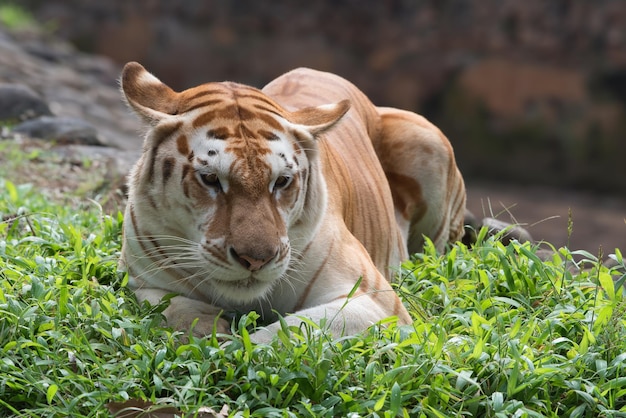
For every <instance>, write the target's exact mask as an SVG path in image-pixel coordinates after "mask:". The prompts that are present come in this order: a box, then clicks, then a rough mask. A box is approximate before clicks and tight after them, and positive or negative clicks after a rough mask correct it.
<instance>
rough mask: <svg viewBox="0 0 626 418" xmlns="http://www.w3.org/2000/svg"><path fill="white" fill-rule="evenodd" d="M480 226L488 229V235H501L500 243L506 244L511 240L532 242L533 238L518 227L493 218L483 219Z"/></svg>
mask: <svg viewBox="0 0 626 418" xmlns="http://www.w3.org/2000/svg"><path fill="white" fill-rule="evenodd" d="M481 223H482V226H486V227H487V228H489V234H490V235H496V234H498V233H502V238H501V241H502V242H503V243H504V244H508V243H509V242H511V240H516V241H519V242H532V241H533V238H532V236H531V235H530V233H529V232H528V231H527V230H525V229H524V228H522V227H521V226H519V225H514V224H510V223H508V222H504V221H500V220H498V219H494V218H484V219H483V220H482V222H481Z"/></svg>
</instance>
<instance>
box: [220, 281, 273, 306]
mask: <svg viewBox="0 0 626 418" xmlns="http://www.w3.org/2000/svg"><path fill="white" fill-rule="evenodd" d="M213 284H214V286H215V288H216V290H218V292H220V293H221V294H222V296H223V297H225V298H227V299H230V300H231V301H233V302H237V303H247V302H251V301H253V300H256V299H259V298H262V297H263V296H264V295H265V294H266V292H267V291H268V290H269V289H270V287H271V286H272V283H271V282H266V281H262V280H259V279H257V278H255V277H254V276H253V275H250V276H249V277H248V278H245V279H239V280H221V279H213Z"/></svg>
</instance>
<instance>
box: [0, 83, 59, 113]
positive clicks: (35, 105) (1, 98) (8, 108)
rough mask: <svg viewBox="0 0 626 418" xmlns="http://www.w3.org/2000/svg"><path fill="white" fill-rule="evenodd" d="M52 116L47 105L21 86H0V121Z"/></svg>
mask: <svg viewBox="0 0 626 418" xmlns="http://www.w3.org/2000/svg"><path fill="white" fill-rule="evenodd" d="M43 115H52V112H50V108H49V107H48V104H47V103H46V102H45V101H44V100H43V99H42V98H41V97H40V96H39V95H38V94H37V93H35V92H34V91H33V90H32V89H31V88H30V87H28V86H25V85H23V84H0V121H23V120H27V119H32V118H35V117H37V116H43Z"/></svg>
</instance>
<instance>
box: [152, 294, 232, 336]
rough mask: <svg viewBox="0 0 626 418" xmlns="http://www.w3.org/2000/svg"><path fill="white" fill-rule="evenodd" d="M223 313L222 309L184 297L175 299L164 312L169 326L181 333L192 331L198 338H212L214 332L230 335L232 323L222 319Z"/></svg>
mask: <svg viewBox="0 0 626 418" xmlns="http://www.w3.org/2000/svg"><path fill="white" fill-rule="evenodd" d="M221 313H222V309H221V308H218V307H215V306H213V305H209V304H207V303H204V302H201V301H198V300H194V299H189V298H185V297H182V296H176V297H174V298H173V299H172V300H171V301H170V306H168V307H167V309H165V311H164V312H163V314H164V315H165V318H166V319H167V324H168V325H169V326H171V327H173V328H174V329H176V330H179V331H189V330H190V329H191V330H192V332H193V335H194V336H196V337H206V336H210V335H212V334H213V331H214V330H215V332H217V333H218V334H230V322H229V321H228V320H226V319H224V318H222V317H220V314H221Z"/></svg>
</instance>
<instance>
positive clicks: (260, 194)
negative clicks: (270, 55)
mask: <svg viewBox="0 0 626 418" xmlns="http://www.w3.org/2000/svg"><path fill="white" fill-rule="evenodd" d="M122 87H123V90H124V93H125V95H126V98H127V100H128V102H129V104H130V105H131V106H132V107H133V108H134V109H135V110H136V111H137V112H138V113H139V114H140V115H141V116H143V117H144V119H145V120H146V121H147V122H148V123H149V124H150V128H149V131H148V133H147V135H146V139H145V142H144V154H143V156H142V159H141V160H140V161H139V163H138V164H137V166H136V167H135V169H134V171H133V173H132V179H131V184H130V191H129V193H130V196H129V201H132V202H133V205H132V206H131V207H130V209H129V210H130V212H131V213H130V217H129V218H130V219H131V223H132V225H130V226H129V228H127V229H126V235H127V237H126V242H125V248H124V252H125V253H126V254H124V257H125V258H126V263H127V264H128V267H129V270H130V271H131V272H132V268H133V266H132V260H136V263H138V264H141V263H144V264H145V263H148V262H147V261H145V260H143V259H142V258H141V256H140V255H139V254H134V253H139V252H143V253H147V254H149V258H153V259H154V260H152V263H153V265H155V266H157V265H158V266H163V267H164V269H162V270H158V269H155V268H149V266H147V265H144V266H138V267H139V268H138V270H143V271H146V270H150V271H151V276H152V277H150V278H149V279H148V278H143V279H144V280H146V281H151V282H152V281H157V282H158V281H170V282H171V281H172V280H178V281H179V283H178V284H179V285H180V286H179V287H180V288H181V290H184V289H190V290H191V291H198V292H200V293H203V294H205V295H208V296H210V297H213V298H214V299H224V298H225V299H227V300H230V301H233V302H235V303H248V302H250V301H253V300H255V299H258V298H262V297H264V295H265V294H266V293H267V292H269V291H270V290H271V288H272V286H273V285H274V284H276V283H277V282H278V281H280V280H281V279H282V278H284V277H285V275H286V274H288V272H289V268H290V265H291V262H292V252H294V249H295V250H297V249H298V246H299V245H300V246H302V245H305V244H306V242H307V241H308V240H309V239H310V238H311V235H312V234H314V233H315V230H316V228H317V226H318V223H319V219H320V216H321V213H322V212H323V207H324V206H325V204H326V201H325V192H324V191H325V188H324V187H323V179H322V177H321V174H320V172H319V170H320V168H319V167H318V164H317V161H316V155H317V152H316V148H317V145H316V139H317V137H318V135H319V134H320V133H322V132H323V131H324V130H326V129H328V128H330V127H331V126H332V125H333V124H334V123H336V122H337V121H338V120H339V119H340V118H341V116H343V114H344V113H345V112H346V111H347V110H348V107H349V105H348V103H346V102H340V103H338V104H335V105H329V106H325V107H321V108H319V107H318V108H307V109H303V110H301V111H297V112H288V111H286V110H285V109H283V108H281V107H280V106H279V105H278V104H277V103H275V102H274V101H273V100H272V99H270V98H269V97H267V96H265V95H264V94H263V93H262V92H260V91H259V90H256V89H253V88H250V87H247V86H242V85H238V84H234V83H211V84H206V85H203V86H200V87H196V88H194V89H190V90H186V91H184V92H182V93H176V92H174V91H172V90H171V89H170V88H169V87H167V86H166V85H165V84H163V83H161V82H160V81H159V80H158V79H156V78H155V77H153V76H152V75H150V74H149V73H147V72H146V71H145V70H144V69H143V67H141V66H139V64H134V65H133V64H130V67H129V66H127V69H125V72H124V76H123V79H122ZM127 219H128V217H127ZM155 220H157V221H156V222H155ZM132 236H135V237H136V241H135V245H133V240H132ZM147 246H151V247H154V248H146V247H147ZM294 246H295V248H294ZM296 252H297V251H296ZM142 260H143V261H142ZM166 270H167V271H166ZM157 284H158V283H157ZM167 285H168V286H169V287H171V285H172V283H167ZM164 287H165V286H164ZM169 287H167V288H169Z"/></svg>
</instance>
